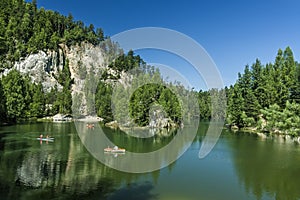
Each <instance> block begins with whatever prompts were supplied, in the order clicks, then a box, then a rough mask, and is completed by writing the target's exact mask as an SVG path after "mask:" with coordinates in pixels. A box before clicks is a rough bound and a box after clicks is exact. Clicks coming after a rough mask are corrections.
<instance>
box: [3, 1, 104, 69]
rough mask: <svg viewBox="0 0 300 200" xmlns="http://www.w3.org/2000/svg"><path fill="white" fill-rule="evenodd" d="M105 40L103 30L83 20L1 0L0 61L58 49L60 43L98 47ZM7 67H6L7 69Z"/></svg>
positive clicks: (31, 4)
mask: <svg viewBox="0 0 300 200" xmlns="http://www.w3.org/2000/svg"><path fill="white" fill-rule="evenodd" d="M103 40H104V36H103V31H102V30H101V29H100V28H97V29H96V31H95V30H94V26H93V25H92V24H91V25H90V26H89V27H86V26H85V25H84V24H83V22H81V21H74V20H73V17H72V15H69V16H68V17H66V16H63V15H61V14H59V13H58V12H53V11H50V10H45V9H44V8H40V9H37V6H36V2H32V3H30V2H25V1H24V0H20V1H11V0H2V2H1V5H0V61H1V62H4V61H7V60H8V61H12V62H13V61H17V60H18V59H19V58H20V57H24V56H26V55H27V54H29V53H35V52H37V51H38V50H44V49H53V50H57V48H58V44H59V43H65V44H67V45H74V44H77V43H81V42H84V41H86V42H89V43H91V44H94V45H98V44H99V43H100V42H101V41H103ZM5 67H7V66H5Z"/></svg>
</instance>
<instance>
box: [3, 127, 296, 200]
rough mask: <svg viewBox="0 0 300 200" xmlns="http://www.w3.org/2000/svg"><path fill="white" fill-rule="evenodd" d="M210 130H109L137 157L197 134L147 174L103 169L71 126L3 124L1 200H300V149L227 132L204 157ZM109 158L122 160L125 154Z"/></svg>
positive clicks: (84, 131) (88, 131) (90, 131)
mask: <svg viewBox="0 0 300 200" xmlns="http://www.w3.org/2000/svg"><path fill="white" fill-rule="evenodd" d="M208 125H209V123H208V122H201V123H200V127H199V128H198V127H194V126H193V125H186V126H185V127H184V128H183V129H182V130H180V133H179V131H173V132H171V133H169V134H165V135H161V136H154V137H150V138H143V139H141V138H135V137H131V136H129V135H127V134H125V133H124V132H122V131H114V130H111V129H108V128H103V130H104V132H105V134H106V136H107V137H108V138H109V139H110V140H111V141H112V142H113V143H116V144H118V145H119V146H121V147H125V148H126V149H127V150H128V151H132V152H149V151H153V150H157V149H160V148H161V147H163V146H165V145H167V144H168V143H170V142H171V141H172V138H173V137H174V135H176V134H192V132H197V135H196V137H195V139H194V141H193V143H192V144H191V146H189V147H188V149H187V151H185V152H184V153H183V155H182V156H181V157H180V158H179V159H177V160H176V161H175V162H173V163H172V164H171V165H169V166H167V167H165V168H162V169H160V170H156V171H154V172H149V173H125V172H120V171H117V170H115V169H112V168H109V167H107V166H105V165H104V164H102V163H101V162H99V161H98V160H97V159H95V158H94V157H93V156H92V155H91V154H90V153H89V152H88V151H87V149H86V148H85V146H84V145H83V144H82V141H81V139H80V137H79V136H78V134H77V131H76V128H75V125H74V124H73V123H33V124H20V125H14V126H5V127H0V199H109V200H116V199H122V200H127V199H128V200H134V199H141V200H147V199H162V200H164V199H166V200H176V199H180V200H184V199H192V200H193V199H195V200H199V199H205V200H219V199H220V200H225V199H230V200H235V199H241V200H244V199H245V200H247V199H283V200H286V199H290V200H294V199H295V200H296V199H300V189H299V188H300V187H299V186H300V146H299V145H297V144H295V143H293V142H288V141H284V140H281V139H278V138H277V139H276V138H275V139H274V138H273V139H272V138H267V139H262V138H260V137H257V136H255V135H254V134H247V133H242V132H236V133H233V132H230V131H228V130H225V129H224V130H223V132H222V135H221V137H220V139H219V141H218V143H217V144H216V146H215V147H214V148H213V150H212V151H211V153H210V154H209V155H208V156H207V157H205V158H204V159H199V157H198V153H199V149H200V146H201V144H202V141H203V139H204V137H205V133H206V131H207V128H208ZM83 126H84V124H83ZM81 131H82V132H81V134H97V133H96V130H94V129H87V128H83V129H81ZM40 134H43V135H47V134H49V135H50V136H51V137H54V138H55V139H54V142H44V141H43V142H41V141H39V140H37V139H36V138H37V137H38V136H39V135H40ZM181 145H182V146H185V145H187V144H185V142H184V141H182V144H181ZM105 156H107V158H106V159H109V160H110V162H120V161H121V160H122V159H123V158H126V156H127V155H126V153H125V154H120V155H114V154H107V155H105ZM132 165H135V163H132Z"/></svg>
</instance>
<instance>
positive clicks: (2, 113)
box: [0, 79, 6, 122]
mask: <svg viewBox="0 0 300 200" xmlns="http://www.w3.org/2000/svg"><path fill="white" fill-rule="evenodd" d="M5 119H6V99H5V96H4V90H3V86H2V81H1V79H0V120H1V121H2V122H3V121H4V120H5Z"/></svg>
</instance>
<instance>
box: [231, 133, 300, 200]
mask: <svg viewBox="0 0 300 200" xmlns="http://www.w3.org/2000/svg"><path fill="white" fill-rule="evenodd" d="M231 139H232V141H231V140H230V144H231V147H232V152H233V161H234V165H235V168H236V171H237V174H238V176H239V179H240V182H241V184H243V185H244V186H245V189H246V191H248V192H252V193H253V194H254V195H255V196H256V197H257V199H262V198H263V196H264V195H267V196H270V197H271V198H274V199H292V200H293V199H295V200H296V199H299V198H300V190H299V177H300V164H299V163H300V157H299V153H300V152H299V147H298V146H295V145H294V144H291V143H282V141H281V142H280V141H275V140H272V139H268V140H265V141H261V139H260V138H255V137H254V136H253V135H245V133H242V134H241V135H237V137H234V138H231Z"/></svg>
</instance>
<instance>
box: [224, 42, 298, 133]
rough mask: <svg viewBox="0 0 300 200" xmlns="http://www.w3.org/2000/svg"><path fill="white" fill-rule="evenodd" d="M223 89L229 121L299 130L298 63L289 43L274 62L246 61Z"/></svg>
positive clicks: (240, 126) (236, 124)
mask: <svg viewBox="0 0 300 200" xmlns="http://www.w3.org/2000/svg"><path fill="white" fill-rule="evenodd" d="M226 92H227V98H228V109H227V122H228V124H229V125H231V126H237V127H239V128H242V127H256V128H258V129H260V130H264V131H271V132H274V131H275V132H276V131H277V132H279V133H288V134H293V135H297V134H300V65H299V63H297V62H296V61H295V60H294V56H293V52H292V50H291V49H290V48H289V47H287V48H286V49H285V50H284V51H282V50H281V49H279V51H278V53H277V56H276V59H275V62H274V63H268V64H266V65H265V66H263V65H262V64H261V62H260V61H259V60H256V62H255V63H254V64H253V65H252V66H251V67H249V66H248V65H247V66H246V67H245V70H244V73H243V74H238V80H237V82H236V83H235V84H234V85H233V86H231V87H230V88H226Z"/></svg>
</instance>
